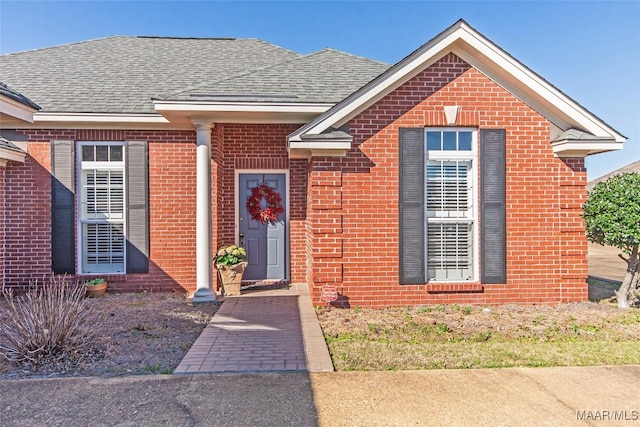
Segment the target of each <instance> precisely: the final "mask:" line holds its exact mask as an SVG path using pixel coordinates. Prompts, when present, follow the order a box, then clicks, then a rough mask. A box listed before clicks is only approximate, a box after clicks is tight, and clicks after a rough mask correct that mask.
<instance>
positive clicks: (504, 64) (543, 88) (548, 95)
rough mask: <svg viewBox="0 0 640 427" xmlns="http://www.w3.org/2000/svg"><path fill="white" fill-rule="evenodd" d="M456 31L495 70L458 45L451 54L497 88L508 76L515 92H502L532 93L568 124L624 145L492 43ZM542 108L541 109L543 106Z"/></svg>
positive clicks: (599, 123) (595, 120) (475, 35)
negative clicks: (549, 105) (484, 76)
mask: <svg viewBox="0 0 640 427" xmlns="http://www.w3.org/2000/svg"><path fill="white" fill-rule="evenodd" d="M463 28H464V27H463ZM459 31H461V32H460V38H461V40H463V41H464V42H466V43H467V44H468V45H469V46H470V47H471V48H473V49H474V50H475V51H476V52H479V53H480V54H481V55H483V56H484V57H486V58H487V59H489V61H490V63H493V64H495V66H494V67H493V68H494V70H491V67H488V66H487V64H485V63H482V61H481V60H479V58H478V56H477V53H476V52H468V51H467V50H466V49H464V47H463V46H461V45H460V44H457V45H456V46H455V47H459V48H458V49H455V47H454V49H453V52H454V53H455V54H456V55H458V56H459V57H460V58H461V59H463V60H464V61H466V62H467V63H468V64H470V65H471V66H473V67H474V68H476V69H478V70H479V71H480V72H483V73H485V74H487V75H488V77H489V78H491V79H492V80H495V81H496V82H497V83H498V84H502V83H503V81H504V80H505V78H504V75H505V74H506V76H511V80H515V82H517V84H516V85H514V86H515V88H514V87H512V88H509V87H505V89H507V90H509V91H510V92H512V93H513V91H514V89H515V90H517V92H520V94H527V93H529V94H530V93H533V94H535V95H537V97H539V98H540V99H542V100H544V101H546V102H547V103H549V104H551V105H552V106H553V107H555V108H556V109H557V110H559V111H561V112H562V113H564V114H565V115H566V116H567V117H569V118H570V119H571V120H573V121H574V123H575V124H577V125H578V126H579V127H582V128H584V129H585V130H586V131H588V132H589V133H592V134H593V135H596V136H610V137H613V138H615V140H616V141H617V142H624V141H626V138H625V137H624V136H622V135H620V134H619V133H617V132H616V131H615V130H614V129H612V128H611V127H609V126H608V125H606V124H605V123H604V122H602V121H601V120H600V119H598V118H597V117H595V116H594V115H593V114H591V113H590V112H588V111H587V110H585V109H584V108H583V107H581V106H580V105H578V104H577V103H576V102H575V101H573V100H571V99H570V98H569V97H567V96H566V95H564V94H563V93H562V92H560V91H559V90H558V89H556V88H555V87H553V86H552V85H551V84H550V83H548V82H547V81H545V80H544V79H542V78H541V77H540V76H538V75H536V74H535V73H533V72H532V71H531V70H529V69H528V68H527V67H525V66H524V65H523V64H521V63H520V62H518V61H517V60H515V59H514V58H513V57H511V56H510V55H508V54H506V53H505V52H504V51H503V50H502V49H500V48H498V47H497V46H496V45H494V44H493V43H491V42H489V41H488V40H486V39H484V38H482V37H480V35H479V34H477V33H475V32H473V31H469V30H467V29H466V28H464V31H462V28H461V29H460V30H459ZM496 67H497V70H498V71H499V72H500V73H498V74H499V75H496V74H497V73H495V68H496ZM492 71H493V72H492ZM507 81H508V79H507ZM517 92H516V93H515V94H516V95H518V93H517ZM527 101H528V100H527V99H523V102H525V103H526V102H527ZM536 104H537V103H536ZM542 108H543V109H544V107H543V106H542ZM551 114H552V115H553V116H555V115H556V114H554V113H553V112H552V113H551ZM547 118H548V119H552V118H553V117H548V116H547ZM574 127H576V126H574Z"/></svg>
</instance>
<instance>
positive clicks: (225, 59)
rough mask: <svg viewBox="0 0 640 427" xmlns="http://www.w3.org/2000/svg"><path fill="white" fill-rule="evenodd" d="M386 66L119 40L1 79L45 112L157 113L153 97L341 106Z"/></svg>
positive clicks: (31, 57)
mask: <svg viewBox="0 0 640 427" xmlns="http://www.w3.org/2000/svg"><path fill="white" fill-rule="evenodd" d="M297 59H300V61H297ZM278 64H281V66H280V67H279V68H278ZM340 66H342V67H340ZM387 67H388V66H387V65H384V64H381V63H378V62H375V61H370V60H366V59H363V58H358V57H356V56H352V55H348V54H344V53H341V52H337V51H332V50H326V51H321V52H318V53H316V54H311V55H306V56H300V55H299V54H297V53H295V52H291V51H289V50H287V49H284V48H282V47H278V46H275V45H272V44H270V43H267V42H264V41H261V40H257V39H213V38H208V39H200V38H167V37H119V36H118V37H108V38H104V39H97V40H90V41H85V42H80V43H73V44H68V45H63V46H56V47H51V48H45V49H38V50H33V51H27V52H19V53H14V54H9V55H2V56H0V77H1V78H2V79H3V80H4V81H6V82H8V83H9V84H11V85H12V86H13V87H15V88H16V89H18V90H20V91H24V92H25V93H28V94H29V96H30V97H31V99H33V100H35V101H36V102H37V103H38V104H39V105H41V106H42V111H43V112H47V113H48V112H55V113H59V112H64V113H123V114H127V113H156V111H155V109H154V104H153V102H152V98H156V99H162V98H163V96H166V95H167V94H169V95H170V99H180V98H181V97H186V98H187V99H189V100H194V97H193V96H191V95H192V94H193V93H194V90H195V89H197V92H199V93H202V92H205V93H218V92H220V93H222V94H224V95H225V96H228V95H230V94H231V95H241V96H242V97H244V98H246V95H252V94H254V93H255V94H258V95H260V97H263V95H265V94H266V95H269V94H277V95H279V96H280V95H282V94H287V95H288V94H294V95H296V96H298V97H299V98H297V99H298V101H297V102H303V99H304V100H306V101H308V100H313V101H314V102H326V103H335V102H337V101H339V100H340V99H342V98H344V97H345V96H347V95H348V94H349V93H351V92H353V91H354V90H356V89H357V88H358V87H359V86H361V85H362V84H364V83H366V82H368V81H369V80H371V79H373V78H374V77H375V76H377V75H378V74H380V73H381V72H382V71H384V69H386V68H387ZM279 71H280V72H282V73H288V76H289V77H290V78H289V79H288V78H287V77H286V75H282V74H279ZM305 73H312V74H311V75H312V76H313V77H314V78H315V81H313V80H314V79H309V81H307V82H305V81H304V80H305V77H304V75H305ZM196 99H197V98H196ZM243 100H246V99H243ZM280 100H281V99H280Z"/></svg>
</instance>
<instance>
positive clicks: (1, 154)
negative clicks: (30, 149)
mask: <svg viewBox="0 0 640 427" xmlns="http://www.w3.org/2000/svg"><path fill="white" fill-rule="evenodd" d="M26 156H27V154H26V153H22V152H19V151H13V150H7V149H6V148H2V147H0V160H10V161H13V162H20V163H24V159H25V157H26Z"/></svg>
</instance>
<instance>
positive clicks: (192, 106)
mask: <svg viewBox="0 0 640 427" xmlns="http://www.w3.org/2000/svg"><path fill="white" fill-rule="evenodd" d="M153 103H154V106H155V109H156V111H158V112H160V111H189V112H194V113H206V112H212V113H217V112H248V113H317V114H320V113H324V112H325V111H327V110H328V109H329V108H331V107H332V106H333V104H328V103H271V102H193V103H192V102H180V101H154V102H153Z"/></svg>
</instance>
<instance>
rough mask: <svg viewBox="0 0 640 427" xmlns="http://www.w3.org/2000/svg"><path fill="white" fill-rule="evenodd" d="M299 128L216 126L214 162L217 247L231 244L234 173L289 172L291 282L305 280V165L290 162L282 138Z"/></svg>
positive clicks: (233, 234) (233, 225) (256, 125)
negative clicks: (217, 196) (217, 167)
mask: <svg viewBox="0 0 640 427" xmlns="http://www.w3.org/2000/svg"><path fill="white" fill-rule="evenodd" d="M298 127H299V125H287V124H228V123H225V124H217V125H216V129H217V132H218V134H217V135H218V138H219V141H221V142H222V143H221V145H220V147H221V152H219V153H218V154H217V155H218V159H219V161H220V164H221V165H222V173H221V174H220V175H219V176H218V180H219V184H218V188H222V189H231V191H222V192H221V194H222V195H221V198H220V199H219V200H220V209H219V216H220V220H219V221H218V231H219V236H218V244H228V243H233V242H235V200H234V197H235V193H234V191H233V188H234V186H235V170H236V169H264V170H268V169H283V170H289V182H290V184H289V185H290V189H289V193H290V194H289V220H290V221H289V236H290V240H289V242H290V248H289V251H290V254H291V258H290V259H291V264H290V274H291V277H290V279H291V281H294V282H302V281H304V280H305V260H304V254H305V250H304V248H305V244H304V243H305V241H304V233H305V231H304V230H305V221H306V215H305V209H306V208H305V205H306V196H305V188H306V169H305V168H306V165H305V161H304V160H290V159H289V153H288V151H287V143H286V136H287V135H288V134H290V133H291V132H293V131H294V130H296V129H297V128H298Z"/></svg>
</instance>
